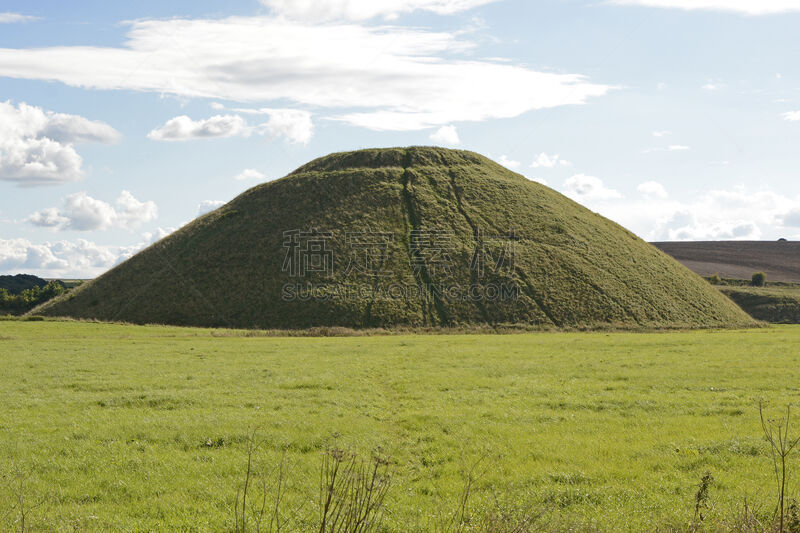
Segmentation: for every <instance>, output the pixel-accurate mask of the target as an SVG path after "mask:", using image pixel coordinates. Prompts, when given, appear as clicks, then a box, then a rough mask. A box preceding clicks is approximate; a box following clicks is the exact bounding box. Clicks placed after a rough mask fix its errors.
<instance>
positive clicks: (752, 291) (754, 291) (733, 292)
mask: <svg viewBox="0 0 800 533" xmlns="http://www.w3.org/2000/svg"><path fill="white" fill-rule="evenodd" d="M718 288H719V290H720V291H721V292H722V294H724V295H725V296H727V297H728V298H730V299H731V300H733V301H734V302H736V304H737V305H738V306H739V307H741V308H742V309H744V310H745V311H746V312H747V313H748V314H749V315H750V316H752V317H753V318H756V319H758V320H763V321H764V322H771V323H773V324H800V285H798V284H782V285H775V284H769V285H768V286H767V287H747V286H719V287H718Z"/></svg>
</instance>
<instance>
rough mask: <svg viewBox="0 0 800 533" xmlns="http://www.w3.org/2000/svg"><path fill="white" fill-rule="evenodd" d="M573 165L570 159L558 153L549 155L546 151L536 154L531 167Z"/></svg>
mask: <svg viewBox="0 0 800 533" xmlns="http://www.w3.org/2000/svg"><path fill="white" fill-rule="evenodd" d="M570 165H572V163H570V162H569V161H567V160H565V159H561V156H559V155H558V154H553V155H548V154H546V153H544V152H542V153H540V154H539V155H537V156H536V159H534V160H533V163H531V168H553V167H556V166H562V167H568V166H570Z"/></svg>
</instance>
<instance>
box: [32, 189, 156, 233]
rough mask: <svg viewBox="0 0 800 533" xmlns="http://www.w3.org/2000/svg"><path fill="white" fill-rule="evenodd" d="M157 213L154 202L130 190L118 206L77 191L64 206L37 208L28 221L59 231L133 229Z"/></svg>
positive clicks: (125, 192) (122, 196)
mask: <svg viewBox="0 0 800 533" xmlns="http://www.w3.org/2000/svg"><path fill="white" fill-rule="evenodd" d="M157 217H158V208H157V206H156V204H155V203H154V202H140V201H139V200H137V199H136V198H134V197H133V195H132V194H131V193H130V192H128V191H122V193H121V194H120V195H119V198H117V201H116V202H115V206H112V205H111V204H109V203H106V202H104V201H102V200H97V199H95V198H92V197H91V196H89V195H88V194H86V193H85V192H78V193H75V194H70V195H69V196H67V197H66V198H65V199H64V205H63V207H62V208H55V207H51V208H48V209H43V210H42V211H37V212H35V213H33V214H32V215H31V216H30V217H28V219H27V221H28V222H29V223H31V224H33V225H35V226H40V227H46V228H52V229H53V230H58V231H64V230H76V231H94V230H105V229H108V228H112V227H116V228H123V229H128V230H131V229H134V228H137V227H138V226H140V225H141V224H144V223H145V222H150V221H151V220H155V219H156V218H157Z"/></svg>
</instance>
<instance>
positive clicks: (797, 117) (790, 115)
mask: <svg viewBox="0 0 800 533" xmlns="http://www.w3.org/2000/svg"><path fill="white" fill-rule="evenodd" d="M783 118H784V120H788V121H789V122H798V121H800V111H789V112H787V113H784V114H783Z"/></svg>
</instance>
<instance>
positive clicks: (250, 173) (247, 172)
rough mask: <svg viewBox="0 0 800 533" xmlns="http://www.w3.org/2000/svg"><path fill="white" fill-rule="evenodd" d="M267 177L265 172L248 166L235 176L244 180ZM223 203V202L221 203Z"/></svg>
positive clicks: (260, 179) (261, 179)
mask: <svg viewBox="0 0 800 533" xmlns="http://www.w3.org/2000/svg"><path fill="white" fill-rule="evenodd" d="M266 178H267V177H266V176H265V175H264V173H263V172H260V171H258V170H256V169H254V168H246V169H244V170H243V171H241V172H240V173H239V174H238V175H237V176H236V177H235V178H233V179H235V180H239V181H244V180H259V181H264V180H265V179H266ZM220 205H221V204H220Z"/></svg>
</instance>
